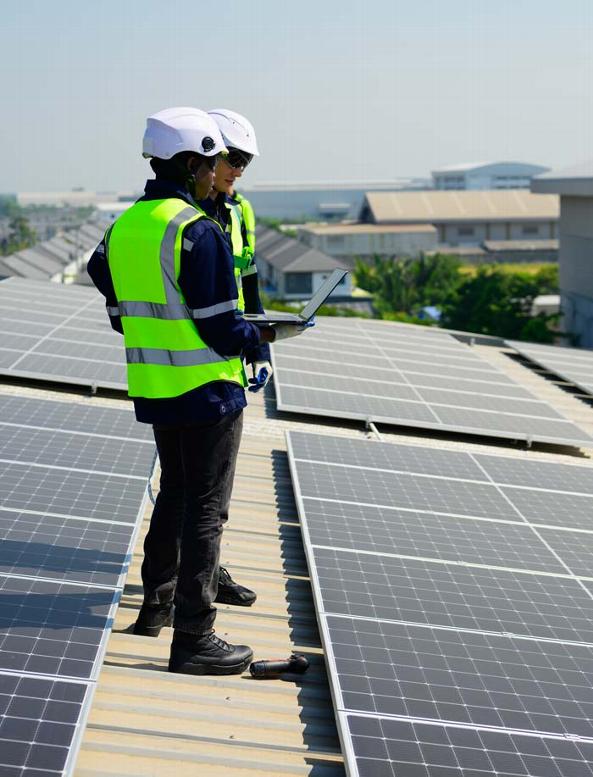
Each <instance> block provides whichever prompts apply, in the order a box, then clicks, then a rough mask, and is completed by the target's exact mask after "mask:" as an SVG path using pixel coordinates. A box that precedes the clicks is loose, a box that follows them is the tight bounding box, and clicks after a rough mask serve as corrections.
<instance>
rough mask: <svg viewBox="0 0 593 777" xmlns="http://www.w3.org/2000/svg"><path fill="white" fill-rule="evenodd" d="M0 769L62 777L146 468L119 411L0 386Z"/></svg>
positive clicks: (130, 419)
mask: <svg viewBox="0 0 593 777" xmlns="http://www.w3.org/2000/svg"><path fill="white" fill-rule="evenodd" d="M0 464H1V467H0V773H1V774H2V775H6V777H12V775H25V774H26V775H34V776H35V777H41V775H58V774H70V773H71V772H72V769H73V766H74V759H75V756H76V752H77V746H78V744H79V740H80V736H81V733H82V730H83V727H84V721H85V719H86V714H87V712H88V708H89V704H90V701H91V698H92V693H93V689H94V686H95V682H96V680H97V675H98V672H99V669H100V666H101V661H102V658H103V653H104V650H105V646H106V642H107V638H108V634H109V630H110V628H111V624H112V622H113V618H114V613H115V609H116V607H117V603H118V601H119V599H120V596H121V591H122V587H123V584H124V580H125V575H126V571H127V566H128V562H129V559H130V555H131V551H132V548H133V545H134V542H135V537H136V533H137V530H138V526H139V522H140V517H141V515H142V512H143V508H144V504H145V498H146V491H147V489H146V486H147V479H148V477H149V474H151V469H152V467H153V465H154V444H153V443H152V441H151V438H150V428H149V427H144V426H142V425H141V424H137V423H136V422H135V418H134V413H133V412H132V411H130V410H118V409H112V408H110V407H96V406H94V405H91V404H90V400H89V404H84V403H83V402H77V403H72V402H61V401H56V400H46V399H36V398H31V397H22V396H17V395H8V394H0Z"/></svg>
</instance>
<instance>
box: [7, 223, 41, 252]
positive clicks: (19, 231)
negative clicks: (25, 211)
mask: <svg viewBox="0 0 593 777" xmlns="http://www.w3.org/2000/svg"><path fill="white" fill-rule="evenodd" d="M36 242H37V235H36V233H35V230H34V229H31V226H30V224H29V222H28V221H27V219H26V218H25V217H24V216H23V215H22V214H21V213H17V214H16V215H14V216H13V217H12V218H11V219H10V222H9V224H8V234H7V235H6V237H4V238H3V239H2V241H0V249H1V251H2V255H3V256H7V255H8V254H13V253H14V252H15V251H22V250H23V248H30V246H32V245H35V243H36Z"/></svg>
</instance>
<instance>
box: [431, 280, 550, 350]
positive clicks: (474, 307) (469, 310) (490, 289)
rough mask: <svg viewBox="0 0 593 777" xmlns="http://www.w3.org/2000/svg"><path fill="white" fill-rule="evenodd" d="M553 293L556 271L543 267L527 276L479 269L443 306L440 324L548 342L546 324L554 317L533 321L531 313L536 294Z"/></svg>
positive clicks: (548, 328)
mask: <svg viewBox="0 0 593 777" xmlns="http://www.w3.org/2000/svg"><path fill="white" fill-rule="evenodd" d="M557 289H558V269H557V267H550V268H548V267H546V268H543V269H542V270H540V271H538V272H537V273H535V274H532V275H531V274H529V273H527V272H514V273H509V272H505V271H504V270H503V269H502V268H500V267H497V266H496V265H482V266H481V267H480V268H478V272H477V273H476V274H475V275H474V276H473V277H468V278H466V279H465V280H464V281H463V283H461V285H460V286H459V287H458V288H457V289H456V291H455V293H454V294H453V295H451V296H450V297H449V299H448V300H447V301H446V302H445V303H444V305H443V317H442V319H441V322H440V323H441V325H442V326H444V327H448V328H451V329H461V330H464V331H467V332H477V333H481V334H490V335H498V336H499V337H508V338H513V339H533V340H537V341H539V342H550V341H551V339H552V338H553V332H552V330H551V328H550V324H552V323H553V321H554V319H555V318H556V319H557V316H556V317H555V316H544V315H541V316H537V317H536V318H533V317H532V315H531V310H532V307H533V300H534V298H535V297H536V296H538V294H549V293H553V292H555V291H556V290H557Z"/></svg>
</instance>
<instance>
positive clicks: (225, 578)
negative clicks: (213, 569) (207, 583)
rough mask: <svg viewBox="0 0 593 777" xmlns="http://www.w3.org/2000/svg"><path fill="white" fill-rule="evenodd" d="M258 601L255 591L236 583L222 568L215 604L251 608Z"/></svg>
mask: <svg viewBox="0 0 593 777" xmlns="http://www.w3.org/2000/svg"><path fill="white" fill-rule="evenodd" d="M256 599H257V594H256V593H255V591H251V590H250V589H249V588H245V586H244V585H239V583H235V581H234V580H233V578H232V577H231V576H230V575H229V573H228V570H227V569H226V568H225V567H220V572H219V574H218V593H217V594H216V599H215V600H214V601H215V602H220V603H221V604H236V605H238V606H239V607H251V605H252V604H253V602H254V601H255V600H256Z"/></svg>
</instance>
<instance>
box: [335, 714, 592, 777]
mask: <svg viewBox="0 0 593 777" xmlns="http://www.w3.org/2000/svg"><path fill="white" fill-rule="evenodd" d="M338 718H339V720H340V723H341V726H340V728H344V730H347V731H349V732H353V733H351V734H350V736H351V741H350V742H348V747H347V751H348V753H349V754H351V756H350V761H351V763H350V768H349V769H348V774H349V775H350V777H405V776H406V775H410V777H412V775H414V777H470V775H471V777H478V775H487V774H490V775H494V774H496V775H498V777H593V765H592V764H593V743H591V742H587V741H581V740H579V739H576V738H575V739H567V738H565V737H552V736H546V737H538V736H534V735H531V734H525V733H515V732H509V733H506V734H505V733H502V732H494V731H490V730H488V729H485V728H466V727H463V726H454V725H447V726H444V725H441V724H438V723H432V722H429V721H426V722H422V721H413V722H410V721H405V720H398V719H393V718H382V717H380V716H371V715H357V714H347V713H338ZM379 755H385V756H386V758H385V760H384V761H383V762H382V761H380V760H379V759H378V756H379ZM387 762H388V763H387ZM418 764H421V766H420V767H419V768H416V765H418Z"/></svg>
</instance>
